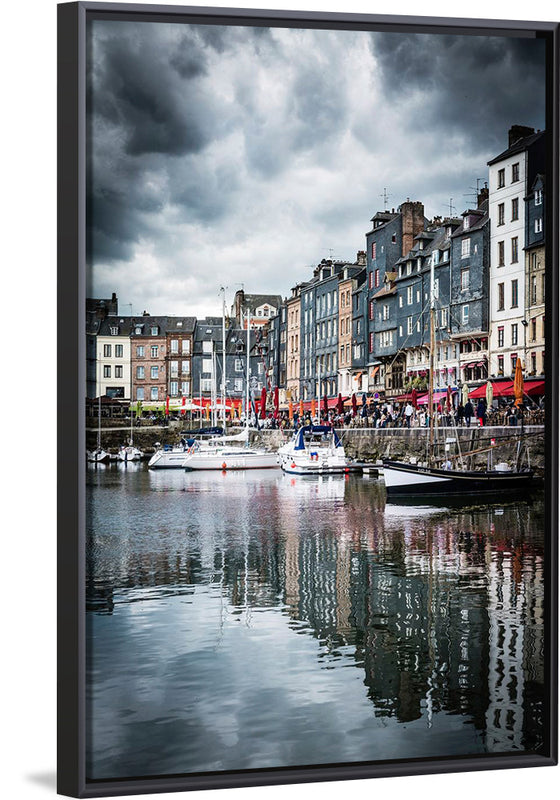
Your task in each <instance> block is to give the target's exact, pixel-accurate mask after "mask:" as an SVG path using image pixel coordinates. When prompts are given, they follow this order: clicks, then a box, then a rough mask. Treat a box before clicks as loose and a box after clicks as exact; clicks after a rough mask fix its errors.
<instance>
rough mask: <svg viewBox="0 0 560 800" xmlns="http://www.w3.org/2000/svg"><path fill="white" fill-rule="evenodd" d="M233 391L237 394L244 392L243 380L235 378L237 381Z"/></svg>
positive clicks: (234, 383) (234, 382)
mask: <svg viewBox="0 0 560 800" xmlns="http://www.w3.org/2000/svg"><path fill="white" fill-rule="evenodd" d="M233 390H234V391H235V392H242V391H243V378H235V380H234V381H233Z"/></svg>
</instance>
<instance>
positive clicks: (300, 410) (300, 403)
mask: <svg viewBox="0 0 560 800" xmlns="http://www.w3.org/2000/svg"><path fill="white" fill-rule="evenodd" d="M299 415H300V417H303V400H300V401H299Z"/></svg>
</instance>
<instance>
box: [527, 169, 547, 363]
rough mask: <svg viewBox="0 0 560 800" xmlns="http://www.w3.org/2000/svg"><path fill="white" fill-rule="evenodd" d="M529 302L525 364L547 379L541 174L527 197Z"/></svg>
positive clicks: (543, 203) (543, 215)
mask: <svg viewBox="0 0 560 800" xmlns="http://www.w3.org/2000/svg"><path fill="white" fill-rule="evenodd" d="M525 225H526V231H525V301H526V312H525V322H526V324H525V325H524V340H523V364H524V365H525V370H526V374H527V375H530V376H544V373H545V364H544V354H545V313H544V301H545V293H546V278H545V184H544V175H542V174H540V173H538V174H537V176H536V177H535V180H534V181H533V183H532V185H531V187H530V191H529V192H528V193H527V196H526V197H525Z"/></svg>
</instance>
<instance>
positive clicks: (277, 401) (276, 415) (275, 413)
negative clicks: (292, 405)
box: [274, 386, 280, 419]
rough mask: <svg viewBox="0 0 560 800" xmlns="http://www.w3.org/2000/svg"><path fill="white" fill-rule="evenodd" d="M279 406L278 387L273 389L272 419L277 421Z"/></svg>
mask: <svg viewBox="0 0 560 800" xmlns="http://www.w3.org/2000/svg"><path fill="white" fill-rule="evenodd" d="M279 406H280V398H279V393H278V386H276V387H275V389H274V419H278V411H279Z"/></svg>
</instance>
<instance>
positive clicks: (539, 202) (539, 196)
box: [535, 189, 543, 206]
mask: <svg viewBox="0 0 560 800" xmlns="http://www.w3.org/2000/svg"><path fill="white" fill-rule="evenodd" d="M542 194H543V192H542V189H537V190H536V192H535V205H536V206H541V205H542Z"/></svg>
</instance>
